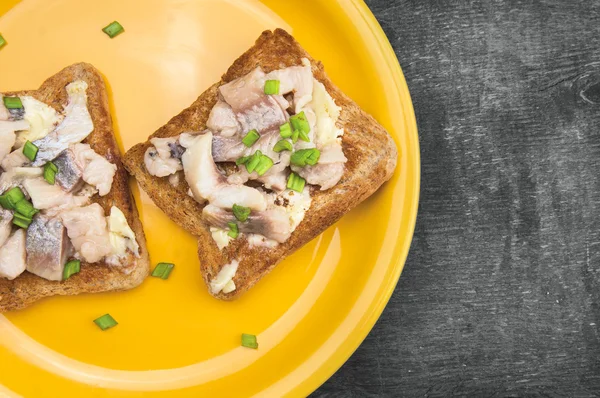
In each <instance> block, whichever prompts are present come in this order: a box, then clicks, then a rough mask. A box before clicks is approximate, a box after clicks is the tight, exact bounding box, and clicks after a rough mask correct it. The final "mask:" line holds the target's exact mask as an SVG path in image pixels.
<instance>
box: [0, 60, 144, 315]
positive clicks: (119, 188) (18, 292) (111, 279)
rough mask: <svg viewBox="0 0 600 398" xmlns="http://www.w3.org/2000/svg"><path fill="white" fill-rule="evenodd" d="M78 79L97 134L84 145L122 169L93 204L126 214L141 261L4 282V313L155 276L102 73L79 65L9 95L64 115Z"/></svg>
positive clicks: (0, 296) (0, 289)
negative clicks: (69, 274) (64, 276)
mask: <svg viewBox="0 0 600 398" xmlns="http://www.w3.org/2000/svg"><path fill="white" fill-rule="evenodd" d="M75 80H83V81H85V82H86V83H87V84H88V89H87V96H88V110H89V112H90V115H91V118H92V121H93V122H94V131H92V133H91V134H90V135H89V136H88V137H87V139H86V140H85V141H84V142H85V143H87V144H89V145H90V146H91V147H92V149H94V151H96V153H98V154H99V155H102V156H104V157H105V158H106V159H108V160H109V161H110V162H111V163H113V164H115V165H116V166H117V172H116V174H115V176H114V180H113V185H112V189H111V191H110V193H109V194H108V195H106V196H104V197H99V196H98V195H95V196H93V197H92V202H95V203H98V204H100V205H101V206H102V208H103V209H104V212H105V214H110V209H111V207H112V206H113V205H114V206H117V207H118V208H119V209H121V211H123V213H124V214H125V217H126V218H127V222H128V223H129V225H130V227H131V229H132V230H133V231H134V232H135V235H136V238H137V241H138V244H139V246H140V257H139V258H136V257H135V256H134V255H133V254H131V253H130V254H129V258H128V259H126V260H125V261H123V263H124V264H125V265H124V267H123V268H119V267H111V266H108V265H107V264H102V263H95V264H86V263H83V262H82V264H81V272H79V273H78V274H76V275H73V276H72V277H70V278H69V279H68V280H66V281H63V282H53V281H48V280H46V279H42V278H40V277H38V276H36V275H33V274H30V273H28V272H24V273H23V274H21V275H20V276H19V277H17V278H16V279H15V280H12V281H9V280H6V279H0V313H2V312H6V311H12V310H18V309H21V308H24V307H26V306H28V305H30V304H32V303H33V302H35V301H37V300H40V299H42V298H44V297H48V296H54V295H75V294H80V293H97V292H105V291H110V290H125V289H130V288H133V287H135V286H138V285H139V284H140V283H142V281H143V280H144V278H145V277H146V276H147V275H148V272H149V268H150V262H149V259H148V251H147V249H146V239H145V237H144V231H143V229H142V223H141V221H140V218H139V215H138V212H137V208H136V206H135V202H134V199H133V196H132V194H131V190H130V187H129V175H128V174H127V172H126V170H125V169H124V168H123V164H122V162H121V155H120V152H119V148H118V146H117V143H116V141H115V137H114V132H113V126H112V119H111V115H110V111H109V107H108V96H107V92H106V86H105V85H104V80H103V78H102V76H101V75H100V73H99V72H98V71H97V70H96V69H95V68H94V67H93V66H92V65H89V64H85V63H79V64H75V65H71V66H69V67H67V68H65V69H63V70H62V71H60V72H59V73H57V74H56V75H54V76H52V77H50V78H49V79H48V80H46V81H45V82H44V83H43V84H42V86H41V87H40V88H39V89H38V90H35V91H21V92H14V93H7V94H8V95H30V96H32V97H34V98H36V99H37V100H39V101H42V102H44V103H46V104H48V105H50V106H52V107H54V108H55V109H56V110H57V111H61V112H62V110H63V107H64V106H65V105H66V104H67V92H66V89H65V87H66V86H67V85H68V84H69V83H71V82H73V81H75Z"/></svg>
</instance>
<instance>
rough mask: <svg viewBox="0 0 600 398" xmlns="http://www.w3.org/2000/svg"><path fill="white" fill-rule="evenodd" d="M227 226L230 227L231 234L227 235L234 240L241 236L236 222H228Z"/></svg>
mask: <svg viewBox="0 0 600 398" xmlns="http://www.w3.org/2000/svg"><path fill="white" fill-rule="evenodd" d="M227 225H228V226H229V232H227V235H229V236H231V237H232V238H233V239H236V238H237V237H238V236H239V235H240V229H239V228H238V225H237V224H236V223H234V222H228V223H227Z"/></svg>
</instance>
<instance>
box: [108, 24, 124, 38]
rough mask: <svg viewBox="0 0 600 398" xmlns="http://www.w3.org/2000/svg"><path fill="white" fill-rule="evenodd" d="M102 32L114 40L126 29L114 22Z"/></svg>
mask: <svg viewBox="0 0 600 398" xmlns="http://www.w3.org/2000/svg"><path fill="white" fill-rule="evenodd" d="M102 31H103V32H104V33H106V34H107V35H108V37H110V38H111V39H112V38H113V37H115V36H117V35H119V34H121V33H123V32H125V29H124V28H123V26H122V25H121V24H120V23H118V22H117V21H114V22H113V23H111V24H109V25H108V26H106V27H105V28H104V29H102Z"/></svg>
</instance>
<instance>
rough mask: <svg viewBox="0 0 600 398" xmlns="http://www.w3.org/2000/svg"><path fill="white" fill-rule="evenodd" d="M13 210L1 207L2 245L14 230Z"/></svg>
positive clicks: (0, 235)
mask: <svg viewBox="0 0 600 398" xmlns="http://www.w3.org/2000/svg"><path fill="white" fill-rule="evenodd" d="M12 219H13V215H12V212H10V211H8V210H4V209H3V208H1V207H0V247H2V246H3V245H4V243H5V242H6V240H7V239H8V237H9V236H10V231H11V230H12Z"/></svg>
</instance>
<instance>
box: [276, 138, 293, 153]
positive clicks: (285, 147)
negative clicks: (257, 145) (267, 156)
mask: <svg viewBox="0 0 600 398" xmlns="http://www.w3.org/2000/svg"><path fill="white" fill-rule="evenodd" d="M293 149H294V147H293V146H292V143H291V142H289V141H288V140H279V141H277V144H275V146H274V147H273V151H275V152H277V153H279V152H283V151H291V150H293Z"/></svg>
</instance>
